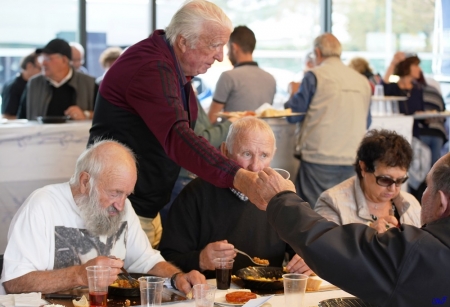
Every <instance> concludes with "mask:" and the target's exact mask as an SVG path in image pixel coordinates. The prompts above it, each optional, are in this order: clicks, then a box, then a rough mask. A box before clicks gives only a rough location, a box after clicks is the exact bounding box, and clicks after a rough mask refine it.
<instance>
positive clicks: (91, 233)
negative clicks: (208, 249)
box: [1, 141, 205, 293]
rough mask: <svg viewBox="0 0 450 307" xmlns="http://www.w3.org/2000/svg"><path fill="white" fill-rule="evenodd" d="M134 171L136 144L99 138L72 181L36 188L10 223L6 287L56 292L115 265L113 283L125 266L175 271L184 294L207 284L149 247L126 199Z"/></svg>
mask: <svg viewBox="0 0 450 307" xmlns="http://www.w3.org/2000/svg"><path fill="white" fill-rule="evenodd" d="M136 177H137V174H136V160H135V157H134V154H133V153H132V152H131V150H129V149H128V148H127V147H125V146H123V145H121V144H119V143H117V142H115V141H101V142H98V143H95V144H94V145H92V146H91V147H90V148H88V149H87V150H86V151H85V152H84V153H83V154H82V155H81V156H80V157H79V158H78V161H77V164H76V169H75V174H74V175H73V176H72V178H71V180H70V182H66V183H61V184H53V185H48V186H46V187H43V188H41V189H38V190H36V191H34V192H33V193H32V194H31V195H30V196H29V197H28V198H27V200H26V201H25V203H24V204H23V205H22V206H21V208H20V209H19V211H18V212H17V213H16V215H15V216H14V218H13V220H12V222H11V226H10V229H9V233H8V245H7V247H6V251H5V255H4V268H3V273H2V279H1V281H2V282H3V286H4V288H5V290H6V291H7V292H8V293H24V292H42V293H52V292H57V291H61V290H66V289H71V288H74V287H78V286H87V273H86V267H87V266H91V265H105V266H109V267H111V275H110V282H111V283H112V282H113V281H114V280H115V279H116V278H117V274H118V273H120V268H121V267H122V266H123V267H124V268H126V269H127V270H128V271H130V272H142V273H148V274H152V275H156V276H161V277H172V282H173V284H174V285H175V287H176V288H178V289H180V290H181V291H183V292H186V293H187V292H188V291H190V289H191V285H193V284H197V283H204V282H205V277H204V276H203V275H202V274H200V273H199V272H198V271H192V272H189V273H186V274H184V273H181V270H180V269H178V268H176V267H175V266H173V265H172V264H170V263H168V262H166V261H165V260H164V258H163V257H162V256H161V255H160V253H159V251H156V250H154V249H153V248H152V247H151V245H150V242H149V241H148V238H147V236H146V235H145V233H144V231H143V230H142V228H141V226H140V224H139V219H138V217H137V216H136V213H135V212H134V210H133V208H132V207H131V204H130V201H129V200H128V199H127V197H128V196H129V195H130V194H131V193H133V190H134V185H135V182H136ZM111 256H114V257H111Z"/></svg>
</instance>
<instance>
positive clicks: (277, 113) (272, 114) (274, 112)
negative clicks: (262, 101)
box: [217, 108, 305, 118]
mask: <svg viewBox="0 0 450 307" xmlns="http://www.w3.org/2000/svg"><path fill="white" fill-rule="evenodd" d="M304 114H305V113H300V112H292V110H291V109H282V110H278V109H273V108H267V109H265V110H263V111H261V112H255V111H235V112H219V113H217V115H218V116H220V117H225V118H229V117H239V118H241V117H245V116H256V117H259V118H281V117H286V116H299V115H304Z"/></svg>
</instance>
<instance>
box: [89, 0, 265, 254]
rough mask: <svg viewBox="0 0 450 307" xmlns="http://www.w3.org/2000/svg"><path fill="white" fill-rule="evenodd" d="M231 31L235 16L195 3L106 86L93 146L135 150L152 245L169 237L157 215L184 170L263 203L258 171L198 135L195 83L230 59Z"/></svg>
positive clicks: (132, 51)
mask: <svg viewBox="0 0 450 307" xmlns="http://www.w3.org/2000/svg"><path fill="white" fill-rule="evenodd" d="M231 30H232V24H231V21H230V19H229V18H228V17H227V16H226V15H225V14H224V12H223V11H222V10H221V9H220V8H219V7H217V6H216V5H215V4H213V3H211V2H208V1H205V0H192V1H189V2H187V3H185V4H184V5H183V6H182V7H181V8H180V9H179V10H178V11H177V12H176V13H175V15H174V16H173V18H172V20H171V22H170V24H169V26H168V27H167V28H166V30H165V31H163V30H156V31H155V32H153V34H152V35H150V37H148V38H147V39H145V40H143V41H141V42H139V43H137V44H135V45H133V46H131V47H129V48H128V49H127V50H126V51H125V52H124V53H123V54H122V55H121V56H120V58H119V59H118V60H117V61H116V62H115V63H114V65H113V66H112V67H111V68H110V69H109V70H108V72H107V74H106V75H105V77H104V79H103V82H102V84H101V87H100V91H99V95H98V99H97V101H96V107H95V115H94V119H93V125H92V128H91V130H90V138H89V142H90V143H93V142H94V140H95V139H97V138H112V139H115V140H118V141H120V142H122V143H124V144H126V145H128V146H129V147H130V148H131V149H132V150H133V151H134V152H135V153H136V155H137V159H138V180H137V183H136V186H135V189H134V193H133V194H132V195H130V197H129V199H130V200H131V203H132V205H133V208H134V210H135V211H136V213H137V214H138V216H139V217H140V219H141V224H142V226H143V228H144V230H145V231H146V232H147V235H148V236H149V239H150V242H151V243H152V245H153V247H156V246H158V243H159V239H160V237H161V232H162V227H161V224H160V218H159V214H158V212H159V210H160V209H161V208H163V206H164V205H165V204H166V203H167V202H168V201H169V199H170V194H171V190H172V188H173V185H174V183H175V181H176V179H177V176H178V173H179V170H180V166H182V167H184V168H186V169H187V170H188V171H190V172H192V173H195V174H196V175H198V176H199V177H201V178H203V179H205V180H206V181H209V182H210V183H213V184H214V185H216V186H218V187H234V188H236V189H238V190H240V191H241V192H243V193H244V194H246V195H247V196H248V197H249V198H250V199H251V200H252V202H253V203H260V202H261V201H260V200H261V198H260V197H259V195H258V194H256V193H254V191H253V189H251V186H252V185H253V184H254V182H255V181H256V179H257V176H256V174H255V173H252V172H249V171H246V170H244V169H243V168H241V167H240V166H239V165H238V164H237V163H235V162H234V161H231V160H229V159H227V158H225V157H224V156H222V155H221V154H220V152H219V151H218V150H216V149H215V148H214V147H213V146H211V145H210V144H209V143H208V142H207V141H206V140H205V139H204V138H202V137H198V136H196V135H195V133H194V130H193V128H194V125H195V121H196V119H197V103H196V99H195V94H194V91H193V89H192V86H191V83H190V79H191V78H192V77H193V76H195V75H198V74H202V73H205V72H206V71H207V70H208V68H210V67H211V65H212V64H213V63H214V61H216V60H217V61H222V60H223V46H224V45H225V44H226V43H227V41H228V39H229V37H230V33H231ZM114 193H115V192H114V191H111V195H113V194H114Z"/></svg>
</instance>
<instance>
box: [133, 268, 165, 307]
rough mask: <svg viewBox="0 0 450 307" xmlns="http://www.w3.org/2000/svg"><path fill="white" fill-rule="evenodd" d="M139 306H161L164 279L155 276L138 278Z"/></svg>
mask: <svg viewBox="0 0 450 307" xmlns="http://www.w3.org/2000/svg"><path fill="white" fill-rule="evenodd" d="M138 280H139V289H140V290H141V306H146V307H149V306H161V299H162V290H163V285H164V278H161V277H156V276H143V277H139V278H138Z"/></svg>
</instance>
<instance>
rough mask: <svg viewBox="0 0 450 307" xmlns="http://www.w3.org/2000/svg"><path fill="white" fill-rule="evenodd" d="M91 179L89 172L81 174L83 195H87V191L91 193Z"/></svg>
mask: <svg viewBox="0 0 450 307" xmlns="http://www.w3.org/2000/svg"><path fill="white" fill-rule="evenodd" d="M89 179H91V175H89V174H88V173H87V172H81V174H80V179H79V180H80V192H81V194H85V193H86V191H89Z"/></svg>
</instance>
